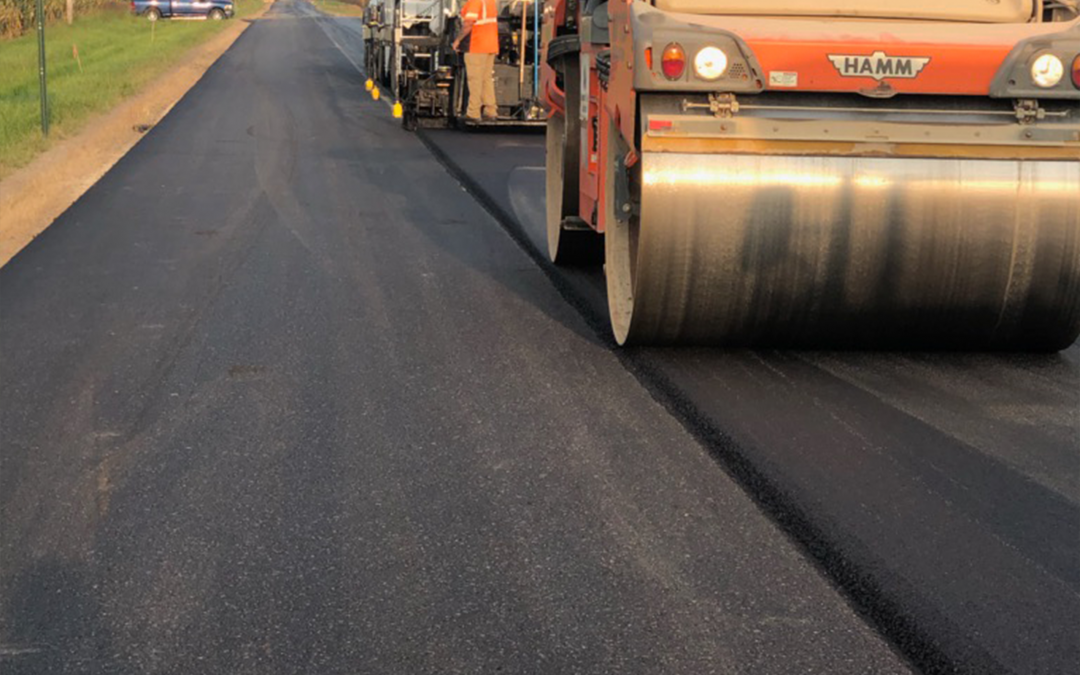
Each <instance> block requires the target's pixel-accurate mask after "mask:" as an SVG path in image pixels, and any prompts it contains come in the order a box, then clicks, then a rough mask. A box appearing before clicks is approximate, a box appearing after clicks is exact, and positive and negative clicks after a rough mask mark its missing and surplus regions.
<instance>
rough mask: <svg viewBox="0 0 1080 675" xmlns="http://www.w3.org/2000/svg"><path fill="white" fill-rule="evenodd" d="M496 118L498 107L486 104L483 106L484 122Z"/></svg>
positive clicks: (492, 120)
mask: <svg viewBox="0 0 1080 675" xmlns="http://www.w3.org/2000/svg"><path fill="white" fill-rule="evenodd" d="M497 119H499V109H498V108H493V107H491V106H487V107H485V108H484V121H485V122H494V121H495V120H497Z"/></svg>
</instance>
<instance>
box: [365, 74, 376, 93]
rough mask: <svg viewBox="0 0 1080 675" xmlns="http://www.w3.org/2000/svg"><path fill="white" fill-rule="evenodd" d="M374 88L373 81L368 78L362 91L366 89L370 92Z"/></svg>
mask: <svg viewBox="0 0 1080 675" xmlns="http://www.w3.org/2000/svg"><path fill="white" fill-rule="evenodd" d="M374 88H375V80H373V79H371V78H370V77H369V78H368V79H367V82H365V83H364V89H367V90H368V91H371V90H372V89H374Z"/></svg>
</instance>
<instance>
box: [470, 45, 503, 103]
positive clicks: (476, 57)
mask: <svg viewBox="0 0 1080 675" xmlns="http://www.w3.org/2000/svg"><path fill="white" fill-rule="evenodd" d="M465 77H467V78H469V110H468V112H466V113H465V115H466V116H467V117H472V118H473V119H478V118H479V117H480V113H481V111H482V112H484V113H486V114H488V115H490V116H495V115H497V114H498V111H499V108H498V104H497V103H496V102H495V55H494V54H473V53H472V52H468V53H466V54H465Z"/></svg>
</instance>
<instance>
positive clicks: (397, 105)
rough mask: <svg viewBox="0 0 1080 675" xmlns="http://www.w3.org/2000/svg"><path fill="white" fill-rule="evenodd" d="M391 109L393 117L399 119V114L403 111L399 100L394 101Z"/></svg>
mask: <svg viewBox="0 0 1080 675" xmlns="http://www.w3.org/2000/svg"><path fill="white" fill-rule="evenodd" d="M392 110H393V111H394V119H398V120H399V119H401V115H402V113H403V112H404V111H403V110H402V108H401V101H394V107H393V108H392Z"/></svg>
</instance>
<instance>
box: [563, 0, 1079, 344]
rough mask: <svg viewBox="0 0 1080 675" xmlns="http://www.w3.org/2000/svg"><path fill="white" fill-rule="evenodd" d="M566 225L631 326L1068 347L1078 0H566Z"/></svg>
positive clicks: (714, 338) (625, 340)
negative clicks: (600, 273)
mask: <svg viewBox="0 0 1080 675" xmlns="http://www.w3.org/2000/svg"><path fill="white" fill-rule="evenodd" d="M542 39H543V55H542V62H543V72H542V86H541V91H542V96H543V98H544V101H545V104H546V106H547V108H548V111H549V113H548V115H549V117H548V122H547V195H546V196H547V238H548V249H549V252H550V256H551V258H552V260H553V261H554V262H555V263H557V264H590V263H592V264H600V263H602V264H603V266H604V273H605V276H606V284H607V300H608V309H609V313H610V318H611V327H612V330H613V332H614V336H615V340H616V341H617V342H618V343H619V344H620V345H630V344H703V345H719V346H727V347H744V346H776V347H783V346H802V347H819V348H875V349H877V348H884V349H896V348H916V349H965V350H1025V351H1056V350H1061V349H1064V348H1066V347H1068V346H1069V345H1071V344H1073V342H1074V341H1075V340H1076V338H1077V335H1078V333H1080V8H1078V2H1077V0H936V1H930V0H890V1H889V2H881V1H880V0H607V1H603V0H547V3H546V5H545V8H544V16H543V27H542Z"/></svg>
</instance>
